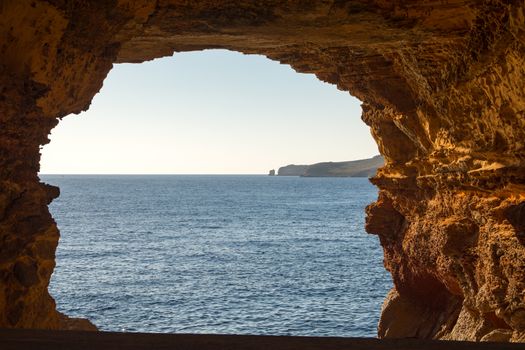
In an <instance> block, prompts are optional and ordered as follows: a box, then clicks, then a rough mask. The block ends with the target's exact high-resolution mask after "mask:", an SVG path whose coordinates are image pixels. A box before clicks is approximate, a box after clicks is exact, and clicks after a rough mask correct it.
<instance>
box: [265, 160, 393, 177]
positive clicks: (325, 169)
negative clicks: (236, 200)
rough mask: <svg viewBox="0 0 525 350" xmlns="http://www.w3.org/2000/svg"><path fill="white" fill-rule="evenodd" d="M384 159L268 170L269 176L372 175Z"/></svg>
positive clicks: (291, 165) (290, 166)
mask: <svg viewBox="0 0 525 350" xmlns="http://www.w3.org/2000/svg"><path fill="white" fill-rule="evenodd" d="M384 163H385V160H384V158H383V157H382V156H380V155H377V156H374V157H372V158H367V159H358V160H352V161H346V162H322V163H315V164H311V165H295V164H289V165H286V166H283V167H280V168H279V170H278V171H277V172H275V170H273V169H272V170H270V172H269V174H268V175H270V176H300V177H372V176H374V175H375V174H376V172H377V169H378V168H380V167H382V166H383V165H384Z"/></svg>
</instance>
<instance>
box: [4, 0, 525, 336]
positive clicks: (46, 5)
mask: <svg viewBox="0 0 525 350" xmlns="http://www.w3.org/2000/svg"><path fill="white" fill-rule="evenodd" d="M524 11H525V10H524V4H523V2H522V1H513V0H505V1H504V0H490V1H489V0H486V1H461V0H441V1H437V0H436V1H431V0H428V1H415V0H404V1H402V0H395V1H383V0H369V1H364V0H352V1H336V0H333V1H303V0H288V1H273V0H265V1H258V2H254V1H245V0H224V1H183V0H158V1H145V0H108V1H63V0H6V1H3V2H2V3H0V16H1V17H2V21H1V22H0V28H1V29H0V33H1V34H2V36H1V37H0V47H1V50H2V51H1V52H2V55H1V56H0V89H1V95H0V121H1V127H0V184H1V186H0V240H1V241H0V242H1V243H0V249H1V255H0V278H1V281H2V283H1V285H0V327H20V328H48V329H57V328H64V327H68V322H67V318H66V317H64V316H61V315H59V313H58V312H57V311H56V310H55V305H54V301H53V300H52V298H51V297H50V296H49V294H48V292H47V285H48V283H49V278H50V276H51V273H52V271H53V267H54V252H55V248H56V245H57V242H58V236H59V233H58V230H57V228H56V225H55V223H54V221H53V219H52V218H51V216H50V214H49V211H48V209H47V204H48V203H49V202H50V201H51V200H52V199H53V198H55V197H56V196H58V193H59V192H58V189H57V188H54V187H51V186H48V185H45V184H42V183H40V182H39V179H38V176H37V172H38V169H39V158H40V155H39V147H40V146H41V145H43V144H45V143H47V142H48V141H49V140H48V137H47V135H48V134H49V132H50V130H51V128H53V127H54V126H55V125H56V124H57V122H58V119H59V118H61V117H64V116H65V115H67V114H70V113H79V112H80V111H82V110H85V109H87V108H88V106H89V103H90V101H91V99H92V98H93V96H94V95H95V94H96V93H97V91H98V90H99V89H100V87H101V85H102V83H103V80H104V78H105V76H106V74H107V73H108V71H109V70H110V69H111V67H112V64H113V63H115V62H142V61H145V60H149V59H153V58H156V57H161V56H165V55H171V54H172V53H173V52H174V51H189V50H201V49H206V48H226V49H230V50H236V51H240V52H244V53H258V54H263V55H266V56H267V57H269V58H271V59H274V60H278V61H280V62H282V63H286V64H290V65H291V66H292V67H293V68H294V69H296V70H297V71H300V72H311V73H315V74H316V75H317V77H318V78H319V79H321V80H324V81H327V82H330V83H333V84H336V85H337V86H338V87H339V88H340V89H342V90H346V91H349V92H351V93H352V94H353V95H355V96H356V97H358V98H359V99H361V100H362V101H363V116H362V118H363V120H364V121H365V122H366V123H367V124H368V125H369V126H371V128H372V132H373V135H374V137H375V139H376V141H377V143H378V145H379V148H380V151H381V153H382V154H383V155H384V156H385V158H386V161H387V164H386V165H385V167H383V168H382V169H381V170H380V171H379V172H378V174H377V176H376V177H375V178H374V179H373V182H374V184H376V185H377V186H378V187H379V188H380V194H379V199H378V201H377V202H375V203H374V204H371V205H370V206H369V207H368V209H367V215H368V216H367V230H368V231H369V232H370V233H374V234H378V235H379V237H380V241H381V244H382V246H383V248H384V252H385V266H386V268H387V269H388V270H389V271H390V272H391V273H392V276H393V279H394V283H395V289H394V290H393V291H392V292H391V293H390V294H389V296H388V298H387V300H386V302H385V305H384V309H383V314H382V318H381V322H380V325H379V335H380V336H381V337H419V338H440V339H468V340H481V339H485V340H487V339H493V340H494V339H497V340H511V339H512V340H515V341H525V246H524V235H525V233H524V230H525V209H524V206H525V172H524V170H525V163H524V159H525V143H524V140H525V115H524V113H525V89H524V83H523V82H524V81H525V79H524V78H525V58H524V57H525V39H524V38H525V23H524V22H525V12H524Z"/></svg>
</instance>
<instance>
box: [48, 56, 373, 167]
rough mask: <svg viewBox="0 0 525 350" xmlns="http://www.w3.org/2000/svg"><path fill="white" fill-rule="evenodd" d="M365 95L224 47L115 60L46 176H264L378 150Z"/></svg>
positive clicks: (70, 123) (61, 130)
mask: <svg viewBox="0 0 525 350" xmlns="http://www.w3.org/2000/svg"><path fill="white" fill-rule="evenodd" d="M360 115H361V108H360V102H359V100H357V99H355V98H354V97H352V96H350V95H349V94H348V93H347V92H342V91H339V90H337V88H336V87H335V86H333V85H330V84H326V83H323V82H320V81H319V80H318V79H317V78H316V77H315V76H314V75H311V74H299V73H296V72H295V71H294V70H293V69H291V68H290V67H289V66H287V65H281V64H279V63H278V62H275V61H271V60H269V59H267V58H265V57H263V56H258V55H242V54H240V53H237V52H230V51H225V50H207V51H200V52H187V53H176V54H175V55H174V56H173V57H166V58H162V59H157V60H154V61H151V62H145V63H142V64H119V65H115V67H114V68H113V70H112V71H111V72H110V73H109V75H108V77H107V78H106V80H105V81H104V87H103V88H102V90H101V91H100V93H99V94H97V95H96V96H95V98H94V99H93V102H92V104H91V107H90V108H89V110H88V111H87V112H84V113H82V114H80V115H71V116H68V117H66V118H64V119H63V120H62V121H61V122H60V124H59V125H58V126H57V127H56V128H55V129H54V130H53V132H52V134H51V136H50V138H51V143H50V144H49V145H47V146H45V147H44V148H43V150H42V161H41V173H44V174H264V173H267V172H268V170H269V169H273V168H275V169H277V168H278V167H280V166H283V165H286V164H291V163H294V164H311V163H316V162H322V161H343V160H353V159H359V158H366V157H371V156H373V155H376V154H377V153H378V151H377V146H376V145H375V142H374V141H373V139H372V137H371V136H370V131H369V128H368V127H367V126H366V125H365V124H364V123H363V122H362V121H361V119H360Z"/></svg>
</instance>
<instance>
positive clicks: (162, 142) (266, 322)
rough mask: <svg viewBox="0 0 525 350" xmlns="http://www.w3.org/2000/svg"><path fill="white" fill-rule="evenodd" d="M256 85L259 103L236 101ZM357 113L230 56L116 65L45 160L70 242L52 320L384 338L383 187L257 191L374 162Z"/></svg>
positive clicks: (306, 185)
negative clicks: (292, 168) (335, 167)
mask: <svg viewBox="0 0 525 350" xmlns="http://www.w3.org/2000/svg"><path fill="white" fill-rule="evenodd" d="M185 60H186V61H187V62H186V64H188V63H189V62H191V65H192V66H194V67H196V68H195V70H191V71H190V72H188V71H187V70H188V69H189V67H190V66H184V64H185ZM199 60H200V61H199ZM221 60H222V61H221ZM246 60H252V61H253V62H251V63H245V66H243V65H240V63H239V62H241V61H242V62H244V61H246ZM177 61H179V62H178V64H179V65H182V67H180V68H179V70H177V71H176V74H172V73H170V72H172V71H170V70H169V69H170V68H171V69H175V68H174V67H176V66H174V64H175V65H176V64H177ZM181 61H182V63H181ZM221 64H226V65H230V70H228V69H227V68H226V69H225V68H224V67H223V66H221ZM155 65H157V67H155ZM232 65H233V66H234V67H235V69H236V70H237V72H236V75H235V76H232V75H231V74H232V70H231V66H232ZM265 65H270V67H271V68H267V67H266V66H265ZM121 67H122V69H120V68H121ZM141 67H145V68H146V69H143V70H140V69H139V68H141ZM254 67H255V68H254ZM185 69H186V70H185ZM257 69H259V70H260V71H259V72H258V73H257V74H254V75H255V76H254V77H253V78H252V80H251V81H250V82H248V83H249V84H252V86H254V85H255V88H254V89H253V91H249V90H250V87H249V86H244V88H243V87H242V86H243V85H242V84H243V83H247V82H246V81H245V80H243V79H244V78H246V76H247V74H246V72H257ZM134 70H137V71H138V73H137V75H138V77H137V76H132V77H131V78H129V79H128V80H126V79H124V80H123V81H125V83H122V82H118V80H119V79H123V78H126V76H128V75H133V74H134V73H133V71H134ZM214 72H215V73H217V72H220V73H221V74H218V75H217V76H215V77H214V76H211V74H212V73H214ZM272 74H276V75H279V76H282V75H285V78H282V80H279V81H277V80H272V79H275V78H274V77H273V75H272ZM291 77H300V79H299V80H298V81H294V82H292V83H290V84H287V83H286V82H287V81H289V80H290V79H292V78H291ZM214 79H218V80H220V81H222V82H224V81H228V79H229V82H230V85H235V84H238V86H236V87H234V88H229V86H227V84H226V86H223V90H232V89H237V90H236V91H221V89H220V86H217V85H215V80H214ZM265 79H266V80H265ZM130 81H135V82H134V83H130ZM162 81H164V82H167V83H162ZM177 81H185V82H186V85H185V86H182V87H176V86H172V85H171V83H173V82H177ZM188 81H191V84H188ZM232 81H233V83H231V82H232ZM254 81H257V82H258V84H257V85H256V84H254ZM159 82H160V83H159ZM149 84H151V85H149ZM309 84H310V85H309ZM315 84H321V85H323V86H322V87H321V88H319V87H318V86H317V87H315V88H313V87H310V86H313V85H315ZM155 85H157V86H158V85H160V88H159V87H157V88H155ZM239 86H241V88H239ZM192 89H193V90H192ZM239 89H241V90H239ZM242 89H244V91H242ZM294 90H295V94H294V93H293V91H294ZM195 91H200V93H199V94H197V95H195V94H196V93H195ZM290 91H292V94H290V93H289V92H290ZM137 92H139V93H138V94H137ZM132 93H135V95H133V94H132ZM192 94H193V95H192ZM228 94H229V95H228ZM334 96H335V97H334ZM203 101H205V102H203ZM257 101H259V104H257ZM323 101H324V103H323ZM342 101H344V102H342ZM358 103H359V102H358V101H357V100H356V99H354V98H352V97H351V96H350V95H349V94H348V93H347V92H341V91H337V90H336V88H335V87H334V86H332V85H329V84H325V83H320V82H319V81H318V80H317V79H316V78H315V77H314V76H312V75H305V74H297V73H295V72H293V71H292V70H291V69H290V67H289V66H282V65H279V64H278V63H276V62H274V61H270V60H268V59H266V58H263V57H262V56H244V55H241V54H239V53H235V52H230V51H225V50H210V51H201V52H191V53H179V54H176V55H175V56H174V57H173V58H172V57H168V58H164V59H159V60H155V61H153V62H147V63H142V64H140V65H122V66H120V65H117V66H116V67H115V68H114V70H113V71H112V72H110V75H109V76H108V78H107V79H106V81H105V83H104V88H103V89H102V90H101V92H100V93H99V94H98V95H97V96H96V97H95V98H94V100H93V104H92V106H91V108H90V110H89V111H87V112H86V113H85V114H86V115H82V116H80V117H74V116H70V117H67V118H66V119H65V120H63V121H62V122H61V123H60V124H59V126H58V127H57V129H56V130H55V131H53V134H52V136H51V141H52V142H51V143H50V144H49V145H48V146H46V147H45V148H44V150H43V152H42V161H41V164H42V165H41V175H40V177H41V179H42V180H43V181H44V182H47V183H50V184H53V185H57V186H59V187H60V188H61V196H60V197H59V198H57V199H55V201H54V202H53V203H52V204H51V205H50V210H51V212H52V214H53V217H54V218H55V220H56V221H57V224H58V227H59V229H60V231H61V236H62V237H61V241H60V244H59V246H58V250H57V266H56V268H55V272H54V274H53V277H52V280H51V284H50V292H51V293H52V295H53V296H54V297H55V299H56V301H57V307H58V310H59V311H62V312H63V313H65V314H67V315H69V316H74V317H86V318H88V319H90V320H91V321H93V322H94V323H95V324H96V325H97V326H98V327H99V328H100V329H102V330H118V331H121V330H124V331H146V332H190V333H237V334H239V333H244V334H287V335H331V336H375V335H376V324H377V320H378V317H379V314H380V307H381V303H382V301H383V298H384V296H385V295H386V293H387V291H388V289H389V288H390V287H391V282H390V277H389V275H388V274H387V272H386V271H385V270H384V268H383V266H382V251H381V248H380V246H379V244H378V242H377V238H376V237H375V236H371V235H367V234H366V233H365V232H364V208H365V206H366V205H368V204H369V203H371V202H372V201H373V200H375V199H376V197H377V190H376V189H375V187H373V186H372V185H371V184H370V183H369V182H368V180H367V179H366V178H299V177H268V176H266V175H264V176H256V175H254V174H262V173H265V172H267V171H268V170H269V169H270V168H273V167H279V166H284V165H286V164H289V163H309V164H313V163H316V162H322V161H333V160H337V161H346V160H350V158H353V159H359V158H367V157H370V156H373V155H375V154H376V153H377V148H376V146H375V143H374V141H373V139H372V138H371V136H370V134H369V131H368V128H367V127H366V126H365V125H364V123H362V122H361V121H360V119H359V114H360V108H359V106H358ZM301 105H303V106H302V107H300V106H301ZM181 106H182V107H181ZM299 107H300V108H299ZM221 109H222V110H221ZM348 111H352V113H351V114H352V115H349V113H348ZM225 114H230V116H229V117H225V116H224V115H225ZM233 114H235V115H233ZM319 121H321V123H320V122H319ZM232 129H233V130H234V131H233V132H232ZM350 131H351V132H350ZM326 145H328V146H326ZM188 150H189V151H188ZM305 150H307V151H308V152H305ZM348 150H352V151H353V153H352V152H348ZM294 152H295V153H294ZM347 154H348V156H347ZM350 154H351V155H350ZM206 166H207V167H206ZM116 174H118V175H116ZM174 174H177V175H174ZM196 174H198V175H196ZM206 174H207V175H206ZM209 174H215V175H209ZM219 174H221V175H222V176H218V175H219ZM226 174H229V175H226ZM232 174H236V175H232Z"/></svg>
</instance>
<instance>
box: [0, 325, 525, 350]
mask: <svg viewBox="0 0 525 350" xmlns="http://www.w3.org/2000/svg"><path fill="white" fill-rule="evenodd" d="M0 348H1V349H2V350H24V349H31V350H47V349H49V350H51V349H52V350H61V349H68V350H76V349H79V350H80V349H97V350H98V349H100V350H103V349H108V350H111V349H177V350H186V349H188V350H189V349H191V350H195V349H200V350H212V349H213V350H219V349H229V350H241V349H250V350H258V349H261V350H262V349H271V350H292V349H301V350H319V349H323V350H336V349H337V350H342V349H349V350H358V349H359V350H387V349H395V350H419V349H421V350H423V349H425V350H442V349H443V350H444V349H447V350H467V349H480V350H481V349H483V350H491V349H494V350H495V349H498V350H506V349H525V344H516V343H471V342H451V341H431V340H418V339H387V340H378V339H373V338H331V337H326V338H323V337H291V336H260V335H210V334H155V333H115V332H80V331H44V330H21V329H0Z"/></svg>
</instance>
